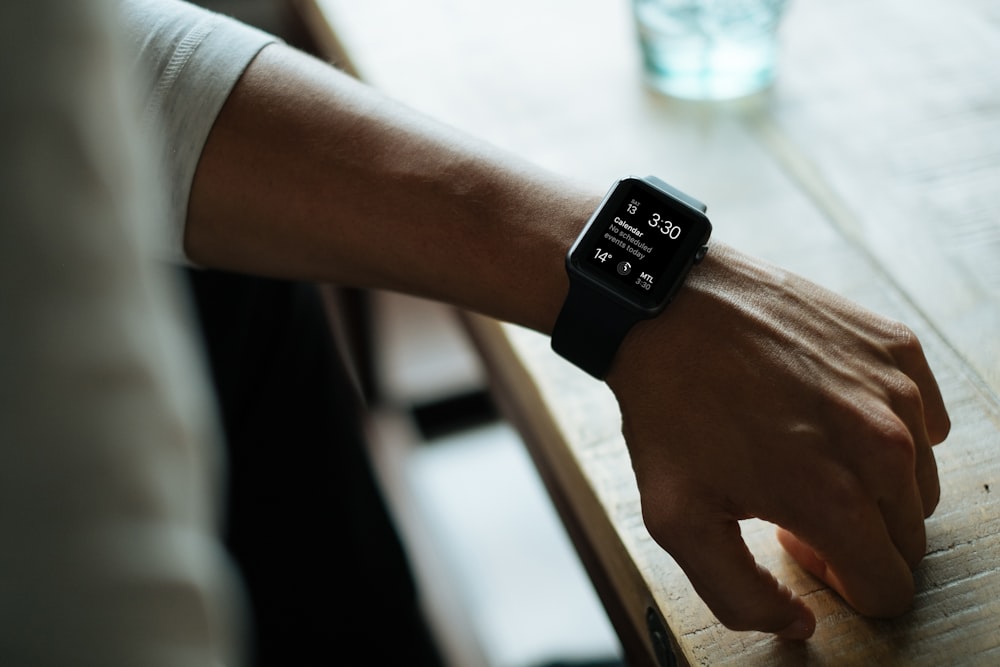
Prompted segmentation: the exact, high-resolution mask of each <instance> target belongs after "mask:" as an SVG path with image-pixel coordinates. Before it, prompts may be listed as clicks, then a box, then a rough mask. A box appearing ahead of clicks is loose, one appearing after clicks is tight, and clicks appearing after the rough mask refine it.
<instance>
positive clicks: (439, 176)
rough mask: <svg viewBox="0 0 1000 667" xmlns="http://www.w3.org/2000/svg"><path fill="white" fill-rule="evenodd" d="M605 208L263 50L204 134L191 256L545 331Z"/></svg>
mask: <svg viewBox="0 0 1000 667" xmlns="http://www.w3.org/2000/svg"><path fill="white" fill-rule="evenodd" d="M600 194H602V193H599V192H589V191H585V190H582V189H580V188H578V187H575V186H574V185H573V184H572V183H569V182H567V181H565V180H562V179H560V178H558V177H556V176H553V175H552V174H549V173H547V172H544V171H542V170H540V169H538V168H537V167H535V166H533V165H531V164H528V163H526V162H524V161H521V160H518V159H517V158H515V157H512V156H510V155H507V154H504V153H503V152H501V151H498V150H497V149H495V148H493V147H491V146H489V145H486V144H483V143H480V142H477V141H475V140H473V139H471V138H469V137H465V136H463V135H461V134H460V133H457V132H456V131H454V130H451V129H447V128H445V127H443V126H441V125H438V124H436V123H434V122H433V121H431V120H429V119H425V118H423V117H421V116H420V115H418V114H416V113H415V112H413V111H411V110H408V109H405V108H403V107H400V106H399V105H397V104H394V103H392V102H390V101H388V100H387V99H385V98H383V97H382V96H380V95H379V94H378V93H376V92H374V91H372V90H371V89H369V88H367V87H365V86H363V85H361V84H359V83H357V82H356V81H354V80H352V79H350V78H349V77H348V76H346V75H344V74H343V73H340V72H338V71H336V70H335V69H333V68H331V67H329V66H328V65H326V64H324V63H321V62H319V61H317V60H314V59H312V58H309V57H308V56H305V55H303V54H301V53H298V52H296V51H294V50H292V49H290V48H288V47H285V46H282V45H272V46H269V47H267V48H266V49H264V50H263V51H262V52H261V53H260V55H258V57H257V58H256V60H255V61H254V62H253V63H252V64H251V65H250V67H249V68H248V69H247V71H246V72H245V73H244V75H243V77H242V78H241V80H240V81H239V83H238V84H237V85H236V88H235V89H234V91H233V93H232V94H231V95H230V98H229V100H228V101H227V102H226V104H225V106H224V107H223V110H222V112H221V114H220V115H219V118H218V120H217V121H216V123H215V126H214V127H213V129H212V132H211V134H210V135H209V139H208V142H207V143H206V145H205V148H204V151H203V153H202V157H201V160H200V162H199V165H198V169H197V171H196V174H195V180H194V183H193V186H192V193H191V200H190V206H189V210H188V220H187V228H186V233H185V247H186V250H187V253H188V255H189V256H190V257H191V258H192V259H193V260H194V261H195V262H198V263H199V264H202V265H206V266H212V267H219V268H227V269H231V270H239V271H247V272H252V273H257V274H267V275H273V276H279V277H287V278H296V279H306V280H315V281H320V282H331V283H336V284H341V285H352V286H361V287H371V288H386V289H392V290H399V291H405V292H409V293H412V294H416V295H419V296H423V297H427V298H432V299H437V300H440V301H444V302H448V303H452V304H455V305H458V306H461V307H464V308H468V309H471V310H475V311H479V312H483V313H486V314H488V315H491V316H494V317H497V318H500V319H503V320H507V321H512V322H516V323H519V324H523V325H526V326H529V327H532V328H535V329H538V330H540V331H544V332H548V331H549V330H550V329H551V327H552V324H553V322H554V320H555V317H556V315H557V313H558V309H559V307H560V305H561V304H562V300H563V299H564V297H565V294H566V289H567V285H568V283H567V277H566V272H565V269H564V263H563V257H564V256H565V253H566V250H567V249H568V248H569V246H570V244H571V243H572V241H573V239H574V238H575V236H576V234H577V233H578V232H579V230H580V228H581V227H582V226H583V224H584V223H585V222H586V220H587V218H588V216H589V215H590V213H591V212H592V211H593V209H594V207H595V206H596V204H597V202H598V200H599V196H600Z"/></svg>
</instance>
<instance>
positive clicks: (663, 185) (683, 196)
mask: <svg viewBox="0 0 1000 667" xmlns="http://www.w3.org/2000/svg"><path fill="white" fill-rule="evenodd" d="M646 180H647V181H649V182H650V183H652V184H653V185H655V186H656V187H658V188H660V189H661V190H663V191H664V192H667V193H669V194H671V195H672V196H673V197H675V198H676V199H680V200H681V201H682V202H684V203H685V204H687V205H688V206H690V207H691V208H696V209H698V210H699V211H701V212H702V213H704V212H705V211H707V210H708V206H706V205H705V204H704V203H703V202H701V201H699V200H697V199H695V198H694V197H692V196H691V195H689V194H688V193H686V192H681V191H680V190H678V189H677V188H675V187H674V186H672V185H670V184H669V183H667V182H666V181H664V180H663V179H660V178H657V177H656V176H647V177H646Z"/></svg>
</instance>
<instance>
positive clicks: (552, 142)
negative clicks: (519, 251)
mask: <svg viewBox="0 0 1000 667" xmlns="http://www.w3.org/2000/svg"><path fill="white" fill-rule="evenodd" d="M295 1H296V2H297V3H298V6H299V8H300V9H301V10H302V11H303V12H304V13H305V15H306V16H307V17H309V19H310V21H311V25H313V27H314V30H315V34H316V36H317V37H318V38H319V40H320V41H321V42H322V43H323V44H325V45H326V47H327V49H328V53H329V54H330V55H331V58H336V59H337V60H339V64H341V65H343V66H345V67H348V68H351V69H353V71H355V72H356V73H357V75H358V76H360V77H361V78H362V79H364V80H366V81H368V82H369V83H371V84H372V85H374V86H376V87H378V88H380V89H382V90H384V91H386V92H388V93H389V94H391V95H392V96H394V97H397V98H399V99H401V100H402V101H404V102H405V103H407V104H410V105H411V106H413V107H416V108H417V109H419V110H421V111H424V112H426V113H429V114H431V115H433V116H435V117H437V118H439V119H441V120H444V121H446V122H448V123H451V124H453V125H455V126H457V127H459V128H461V129H464V130H467V131H469V132H472V133H474V134H477V135H479V136H481V137H484V138H486V139H488V140H490V141H492V142H494V143H496V144H498V145H500V146H502V147H505V148H507V149H510V150H512V151H516V152H518V153H520V154H522V155H524V156H526V157H528V158H529V159H532V160H534V161H536V162H538V163H540V164H542V165H544V166H547V167H550V168H552V169H555V170H559V171H562V172H565V173H568V174H572V175H574V176H577V177H580V178H582V179H589V180H590V181H592V182H593V184H594V188H595V192H603V191H604V190H605V189H606V188H607V187H608V186H609V185H610V184H611V183H612V181H613V180H615V179H616V178H618V177H619V176H621V175H623V174H646V173H655V174H657V175H659V176H661V177H663V178H665V179H667V180H669V181H672V182H674V183H675V184H676V185H678V186H679V187H681V188H682V189H684V190H687V191H688V192H692V193H697V194H698V196H699V198H701V199H702V200H704V201H706V202H708V204H709V214H710V216H711V218H712V220H713V223H714V225H715V234H716V237H717V238H719V239H724V240H726V241H727V242H729V243H731V244H733V245H736V246H738V247H741V248H742V249H744V250H747V251H749V252H752V253H754V254H757V255H759V256H762V257H765V258H767V259H770V260H772V261H775V262H777V263H779V264H781V265H783V266H785V267H787V268H789V269H791V270H794V271H797V272H798V273H801V274H803V275H805V276H807V277H809V278H811V279H812V280H814V281H816V282H819V283H821V284H823V285H826V286H827V287H830V288H832V289H834V290H836V291H838V292H840V293H842V294H844V295H846V296H848V297H850V298H852V299H854V300H856V301H859V302H861V303H863V304H865V305H867V306H869V307H871V308H873V309H875V310H878V311H880V312H883V313H886V314H888V315H891V316H894V317H897V318H899V319H901V320H903V321H904V322H906V323H907V324H908V325H910V326H911V328H913V329H914V330H915V331H916V332H917V334H918V335H919V336H920V338H921V340H922V342H923V344H924V346H925V351H926V353H927V356H928V358H929V359H930V362H931V365H932V367H933V369H934V370H935V372H936V374H937V376H938V379H939V382H940V383H941V386H942V390H943V392H944V395H945V398H946V401H947V404H948V407H949V411H950V414H951V416H952V420H953V424H954V426H953V430H952V434H951V436H950V438H949V439H948V441H947V442H946V443H945V444H944V445H942V446H941V447H939V448H938V449H937V450H936V452H937V456H938V464H939V468H940V475H941V481H942V498H941V503H940V506H939V508H938V510H937V512H936V513H935V515H934V516H933V517H932V518H931V519H930V520H929V522H928V541H929V546H928V555H927V557H926V559H925V560H924V562H923V564H922V565H921V566H920V568H919V569H918V571H917V573H916V579H917V587H918V594H917V598H916V602H915V606H914V608H913V610H912V611H911V612H909V613H907V614H906V615H904V616H903V617H901V618H898V619H895V620H891V621H872V620H867V619H864V618H862V617H859V616H858V615H857V614H855V613H854V612H853V611H851V609H850V608H849V607H847V606H846V605H845V604H843V603H842V602H841V601H840V600H839V598H837V597H836V596H835V595H834V594H832V593H831V592H830V591H828V590H827V589H826V588H825V587H824V586H822V585H820V584H819V583H818V582H817V581H815V580H814V579H812V578H810V577H809V576H808V575H806V574H804V573H803V572H802V571H800V570H799V569H798V568H797V567H796V566H795V565H794V564H793V563H791V562H790V561H789V560H788V559H787V558H786V557H785V556H784V555H783V554H782V552H781V550H780V548H779V547H778V545H777V542H776V541H775V539H774V536H773V530H772V529H771V527H770V526H768V525H766V524H764V523H762V522H759V521H747V522H744V525H743V530H744V535H745V537H746V540H747V543H748V545H749V546H750V548H751V550H752V551H753V552H754V554H755V555H756V556H757V558H758V560H759V561H760V562H761V563H762V564H764V565H765V566H767V567H768V568H770V569H771V570H773V571H774V572H775V574H776V575H777V576H778V577H779V578H780V579H782V580H783V581H785V582H787V583H789V585H790V586H791V587H792V588H793V589H794V590H796V591H797V592H798V593H799V594H800V595H804V596H805V597H806V599H807V600H808V602H809V604H810V605H812V607H813V608H814V609H815V610H816V611H817V615H818V618H819V625H818V628H817V631H816V635H815V637H814V639H812V640H811V641H809V642H807V643H791V644H786V643H781V642H778V641H776V640H774V639H773V638H771V637H769V636H766V635H763V634H760V633H737V632H731V631H729V630H727V629H726V628H724V627H723V626H721V625H719V624H718V622H717V621H716V620H715V618H714V617H713V616H712V615H711V613H710V612H709V611H708V609H707V608H706V607H705V605H704V604H703V603H702V602H701V601H700V599H699V598H698V597H697V595H695V593H694V592H693V590H692V589H691V587H690V585H689V583H688V582H687V580H686V578H685V577H684V575H683V573H682V572H681V570H680V569H679V568H678V567H677V565H676V564H675V563H674V562H673V561H672V560H671V558H670V557H669V556H668V555H667V554H666V553H664V552H663V551H662V550H661V549H660V548H659V547H657V546H656V545H655V544H654V543H653V542H652V540H651V539H650V538H649V536H648V535H647V533H646V531H645V528H644V527H643V524H642V521H641V518H640V513H639V503H638V493H637V490H636V487H635V482H634V478H633V475H632V471H631V469H630V467H629V463H628V458H627V454H626V451H625V447H624V443H623V440H622V438H621V436H620V434H619V432H618V426H619V414H618V412H617V407H616V405H615V402H614V400H613V398H612V396H611V395H610V393H609V392H608V391H607V390H606V389H605V388H604V387H603V386H602V385H600V384H599V383H596V382H594V381H592V380H589V379H588V378H586V377H585V376H584V375H583V374H582V372H580V371H577V370H576V369H574V368H572V367H570V366H569V365H568V364H566V363H565V362H563V361H562V360H561V359H559V358H557V357H556V356H554V354H553V353H552V352H551V351H550V349H549V347H548V341H547V339H545V338H544V337H542V336H539V335H537V334H535V333H532V332H529V331H525V330H523V329H520V328H518V327H515V326H510V325H507V324H501V323H497V322H493V321H488V320H485V319H482V318H478V317H470V318H469V323H470V329H471V330H472V331H473V333H474V336H475V339H476V340H477V342H478V343H479V346H480V349H481V350H482V353H483V355H484V358H485V360H486V362H487V364H488V366H489V368H490V369H491V371H492V376H493V379H494V381H495V385H496V388H497V395H498V396H499V397H500V399H501V401H502V403H503V405H504V407H505V409H506V410H507V412H508V414H509V415H510V417H511V418H512V420H513V421H514V422H515V424H516V425H517V426H518V428H519V429H520V430H521V433H522V434H523V436H524V438H525V440H526V442H527V443H528V445H529V447H530V449H531V453H532V456H533V457H534V460H535V461H536V463H537V465H538V468H539V470H540V471H541V473H542V476H543V477H544V479H545V481H546V484H547V486H548V489H549V491H550V493H551V495H552V497H553V499H554V501H555V503H556V505H557V507H558V508H559V510H560V513H561V515H562V518H563V520H564V522H565V524H566V526H567V528H568V530H569V531H570V534H571V536H572V538H573V540H574V543H575V545H576V547H577V550H578V552H579V554H580V556H581V558H582V560H583V562H584V564H585V565H586V567H587V570H588V572H589V574H590V576H591V577H592V579H593V581H594V583H595V586H596V587H597V589H598V592H599V594H600V596H601V598H602V600H603V602H604V604H605V606H606V608H607V610H608V613H609V616H610V618H611V620H612V622H613V624H614V626H615V628H616V630H617V631H618V633H619V635H620V637H621V640H622V643H623V646H624V648H625V652H626V658H627V659H628V661H629V664H630V665H632V666H633V667H639V666H641V665H656V664H671V662H672V661H676V662H677V663H679V664H699V665H716V664H739V665H788V664H794V665H798V664H808V665H876V664H877V665H888V664H905V665H954V664H983V665H998V664H1000V568H998V563H997V561H998V558H1000V399H998V391H1000V9H998V7H997V5H996V4H995V3H992V2H989V1H988V0H952V1H950V2H940V1H935V2H931V1H930V0H866V1H862V0H840V1H838V2H820V1H818V0H811V1H809V0H797V1H793V2H792V4H791V7H790V10H789V13H788V15H787V18H786V20H785V22H784V24H783V27H782V32H781V38H782V47H781V48H782V51H781V62H780V70H779V78H778V82H777V84H776V86H775V88H774V89H773V90H772V91H770V93H769V94H767V95H764V96H761V97H758V98H757V99H753V100H744V101H742V102H736V103H724V104H715V105H704V104H696V103H685V102H680V101H676V100H670V99H667V98H664V97H662V96H659V95H657V94H655V93H652V92H650V91H649V90H648V89H647V88H645V87H644V85H643V83H642V80H641V73H640V64H639V56H638V52H637V49H636V46H635V32H634V28H633V26H632V23H631V15H630V3H629V2H628V0H603V1H598V0H506V1H505V2H491V3H485V2H476V1H474V0H421V1H420V2H412V1H409V0H364V1H363V2H362V1H359V0H295ZM334 36H335V37H334ZM664 641H669V649H670V650H669V654H668V652H666V651H663V650H662V649H663V648H664V646H665V644H663V642H664ZM658 644H659V645H660V646H659V648H657V645H658ZM658 660H659V662H658Z"/></svg>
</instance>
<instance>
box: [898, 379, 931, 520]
mask: <svg viewBox="0 0 1000 667" xmlns="http://www.w3.org/2000/svg"><path fill="white" fill-rule="evenodd" d="M891 403H892V409H893V411H894V412H895V414H896V415H897V416H898V417H899V419H900V420H901V423H902V424H903V425H905V428H906V429H907V431H906V435H907V436H908V437H909V438H910V440H909V443H912V448H913V458H914V461H913V466H912V468H913V470H912V472H911V471H910V470H909V469H906V470H902V471H901V472H902V474H903V475H904V478H903V481H906V482H908V481H909V479H910V477H911V476H912V477H914V478H915V479H916V483H917V488H918V489H919V502H920V505H921V513H922V515H923V517H924V518H926V517H929V516H930V515H931V514H932V513H933V512H934V509H935V508H936V507H937V504H938V501H939V500H940V498H941V483H940V480H939V479H938V469H937V461H936V460H935V458H934V448H933V446H932V444H931V437H930V434H929V433H928V430H927V424H926V421H925V419H924V415H925V414H926V410H925V408H924V396H923V394H922V393H921V391H920V389H919V387H918V385H917V384H916V382H915V381H914V380H912V379H911V378H909V377H907V376H905V375H903V376H901V378H900V380H899V381H898V386H897V388H896V390H895V391H894V392H893V398H892V400H891ZM894 440H895V442H894ZM887 444H888V446H889V447H890V448H892V447H895V446H899V447H901V448H902V449H901V453H903V457H902V458H901V460H900V461H898V463H899V464H900V465H902V466H906V467H907V468H908V467H909V462H908V461H907V458H908V455H907V453H906V452H905V450H906V449H907V448H908V447H909V444H908V443H907V441H906V440H905V439H904V435H903V433H898V434H896V435H895V436H894V435H893V434H890V435H889V439H888V443H887ZM890 474H891V473H890Z"/></svg>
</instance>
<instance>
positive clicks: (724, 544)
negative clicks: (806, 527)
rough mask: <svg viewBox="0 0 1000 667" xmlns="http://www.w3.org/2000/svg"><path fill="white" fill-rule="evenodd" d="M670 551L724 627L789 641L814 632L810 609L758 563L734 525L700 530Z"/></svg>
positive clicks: (669, 546) (738, 528) (814, 621)
mask: <svg viewBox="0 0 1000 667" xmlns="http://www.w3.org/2000/svg"><path fill="white" fill-rule="evenodd" d="M666 548H667V550H668V551H670V552H671V554H672V555H673V556H674V558H675V560H677V563H678V564H679V565H680V566H681V568H682V569H683V570H684V572H685V574H686V575H687V576H688V579H689V580H690V581H691V583H692V585H693V586H694V588H695V590H696V591H697V592H698V595H699V596H700V597H701V598H702V600H704V601H705V603H706V604H707V605H708V606H709V608H710V609H711V610H712V612H713V613H714V614H715V615H716V617H717V618H718V619H719V621H720V622H721V623H722V624H723V625H725V626H726V627H728V628H730V629H732V630H760V631H763V632H771V633H775V634H777V635H779V636H780V637H783V638H785V639H808V638H809V637H811V636H812V634H813V632H814V631H815V629H816V618H815V616H814V615H813V613H812V611H810V610H809V608H808V607H807V606H806V604H805V603H804V602H803V601H802V600H801V599H800V598H798V597H797V596H796V595H795V594H794V593H792V591H791V590H789V589H788V588H787V587H786V586H784V585H782V584H780V583H779V582H778V581H777V579H775V578H774V576H772V575H771V573H770V572H768V571H767V570H766V569H765V568H763V567H761V566H760V565H758V564H757V562H756V561H755V560H754V557H753V554H751V553H750V550H749V549H747V547H746V544H745V543H744V542H743V538H742V537H741V534H740V527H739V523H737V522H736V521H726V522H721V523H718V524H713V525H708V526H702V527H700V528H699V529H696V530H694V531H690V532H688V533H687V534H686V538H685V540H684V541H683V542H678V541H676V540H675V541H674V542H673V543H672V544H671V545H666Z"/></svg>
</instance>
